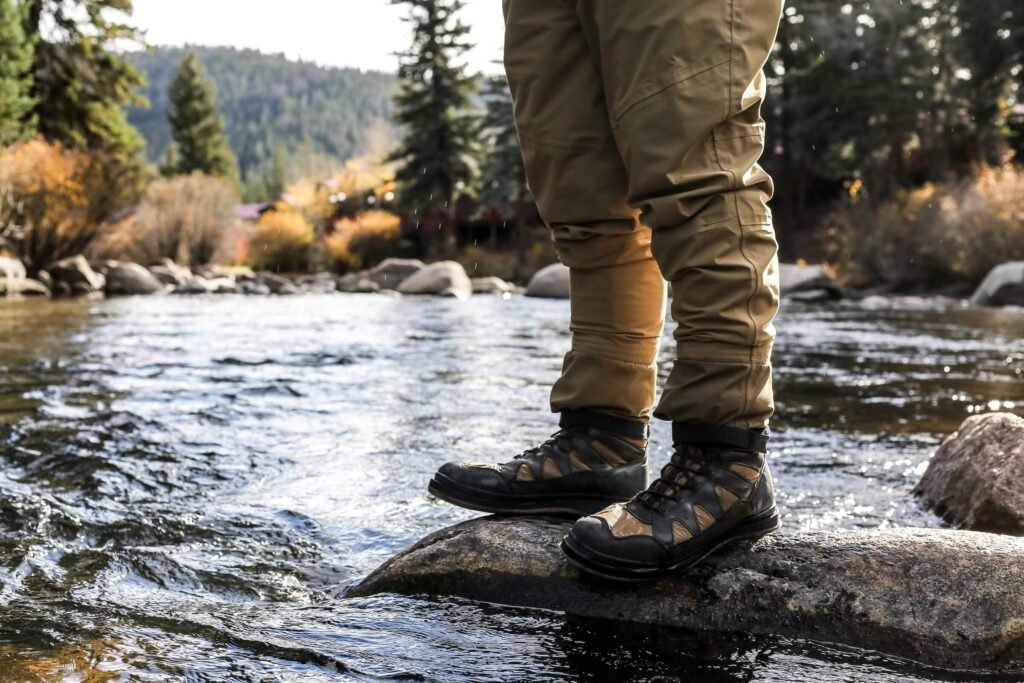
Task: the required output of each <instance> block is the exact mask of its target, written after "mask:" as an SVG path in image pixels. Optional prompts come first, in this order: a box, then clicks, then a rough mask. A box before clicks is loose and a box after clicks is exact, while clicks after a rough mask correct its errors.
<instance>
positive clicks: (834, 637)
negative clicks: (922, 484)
mask: <svg viewBox="0 0 1024 683" xmlns="http://www.w3.org/2000/svg"><path fill="white" fill-rule="evenodd" d="M568 528H569V522H564V521H555V520H550V519H543V518H501V517H484V518H481V519H475V520H471V521H469V522H464V523H462V524H458V525H456V526H453V527H449V528H447V529H443V530H441V531H439V532H437V533H435V534H432V535H430V536H428V537H427V538H425V539H423V540H422V541H420V542H419V543H417V544H415V545H414V546H412V547H410V548H408V549H406V550H404V551H402V552H401V553H399V554H398V555H397V556H395V557H394V558H392V559H391V560H389V561H388V562H386V563H385V564H384V565H383V566H381V567H380V568H379V569H378V570H377V571H375V572H374V573H373V574H371V575H370V576H369V577H367V579H366V580H365V581H363V582H362V583H361V584H359V585H358V586H356V587H355V588H354V589H352V590H351V591H349V594H348V595H349V597H363V596H369V595H375V594H378V593H400V594H406V595H454V596H461V597H464V598H468V599H471V600H480V601H485V602H494V603H501V604H509V605H517V606H525V607H540V608H546V609H552V610H560V611H564V612H566V613H568V614H572V615H579V616H583V617H596V618H605V619H616V620H622V621H631V622H639V623H645V624H656V625H663V626H673V627H683V628H687V629H691V630H698V631H717V632H729V633H752V634H775V635H778V636H782V637H786V638H806V639H812V640H817V641H826V642H835V643H843V644H846V645H852V646H855V647H860V648H866V649H872V650H878V651H881V652H886V653H889V654H894V655H897V656H901V657H908V658H911V659H915V660H918V661H921V662H925V663H927V664H932V665H936V666H943V667H951V668H974V669H976V668H998V669H1002V668H1018V667H1021V666H1024V618H1022V614H1024V608H1022V603H1021V597H1020V596H1021V594H1022V593H1024V539H1018V538H1013V537H1008V536H996V535H990V534H980V533H974V532H969V531H950V530H941V529H889V530H884V531H883V530H879V531H855V532H808V533H800V534H795V535H787V534H776V535H774V536H771V537H769V538H766V539H764V540H762V541H761V542H759V543H758V544H757V545H756V546H754V548H753V549H752V550H742V549H738V550H734V551H732V552H725V553H722V554H719V555H715V556H713V557H712V558H710V559H709V560H708V562H707V563H706V564H704V565H702V566H700V567H698V568H697V569H696V570H694V571H692V572H690V573H688V574H685V575H682V576H678V577H673V578H670V579H664V580H662V581H657V582H653V583H614V582H609V581H604V580H601V579H597V578H594V577H590V576H587V575H585V574H581V573H580V572H579V571H578V570H577V569H575V568H574V567H573V566H572V565H570V564H569V563H568V562H567V561H566V560H565V559H564V558H563V556H562V553H561V551H560V550H559V547H558V544H559V541H560V540H561V538H562V536H563V534H565V532H566V531H567V530H568Z"/></svg>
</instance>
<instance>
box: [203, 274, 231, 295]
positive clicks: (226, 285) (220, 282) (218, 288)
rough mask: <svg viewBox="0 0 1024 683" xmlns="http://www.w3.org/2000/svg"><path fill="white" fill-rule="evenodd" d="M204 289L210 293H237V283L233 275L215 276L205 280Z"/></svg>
mask: <svg viewBox="0 0 1024 683" xmlns="http://www.w3.org/2000/svg"><path fill="white" fill-rule="evenodd" d="M206 289H207V291H209V292H210V293H211V294H238V283H236V282H235V278H234V277H233V276H230V275H229V276H227V277H215V278H210V279H208V280H207V281H206Z"/></svg>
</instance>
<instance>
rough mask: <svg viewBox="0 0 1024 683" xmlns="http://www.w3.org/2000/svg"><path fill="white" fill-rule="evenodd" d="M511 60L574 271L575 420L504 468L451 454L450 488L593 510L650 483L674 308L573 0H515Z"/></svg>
mask: <svg viewBox="0 0 1024 683" xmlns="http://www.w3.org/2000/svg"><path fill="white" fill-rule="evenodd" d="M504 7H505V18H506V48H505V63H506V71H507V73H508V78H509V83H510V86H511V89H512V94H513V99H514V102H515V114H516V123H517V125H518V128H519V133H520V140H521V143H522V148H523V158H524V162H525V165H526V171H527V177H528V179H529V182H530V187H531V189H532V191H533V194H534V197H535V198H536V200H537V204H538V207H539V209H540V213H541V216H542V217H543V219H544V220H545V222H546V223H547V224H548V225H549V226H550V227H551V229H552V231H553V236H554V240H555V245H556V248H557V251H558V255H559V258H560V259H561V261H562V262H563V263H564V264H566V265H567V266H568V267H569V268H570V270H571V273H570V277H571V309H572V315H571V328H572V348H571V350H570V351H569V353H568V354H567V355H566V357H565V362H564V365H563V371H562V375H561V377H560V378H559V379H558V381H557V382H556V383H555V385H554V388H553V390H552V393H551V407H552V410H553V411H555V412H558V413H561V417H560V424H561V427H562V429H561V430H560V431H559V432H558V433H557V434H555V435H554V437H552V439H551V440H549V441H548V442H546V443H545V444H542V445H541V446H540V447H538V448H534V449H531V450H529V451H526V452H525V453H523V454H522V455H520V456H517V457H516V458H515V459H514V460H513V461H511V462H507V463H504V464H501V465H490V464H480V463H447V464H446V465H444V466H443V467H442V468H441V469H440V470H439V471H438V473H437V474H436V475H435V476H434V479H433V480H432V481H431V484H430V491H431V492H433V493H434V494H435V495H437V496H438V497H440V498H443V499H445V500H448V501H449V502H452V503H455V504H457V505H462V506H464V507H470V508H473V509H478V510H485V511H489V512H505V513H509V512H561V513H567V514H577V515H578V514H589V513H592V512H596V511H598V510H600V509H602V508H603V507H605V506H606V505H607V504H608V503H610V502H613V501H616V500H619V501H624V500H629V499H630V498H631V497H632V496H633V495H634V494H635V493H637V492H639V491H640V490H641V489H643V487H644V486H646V484H647V465H646V446H647V441H646V434H647V420H648V417H649V415H650V411H651V408H652V406H653V404H654V398H655V379H656V371H655V360H656V356H657V353H658V344H659V341H660V338H661V331H662V327H663V324H664V318H665V308H664V306H665V281H664V279H663V278H662V276H661V272H660V270H659V268H658V265H657V263H656V262H655V261H654V259H653V257H652V255H651V231H650V230H649V229H647V228H645V227H644V226H643V225H642V224H641V222H640V221H639V218H638V216H639V211H638V210H636V209H634V208H630V206H629V204H628V201H627V192H628V184H627V182H628V181H627V176H626V170H625V167H624V165H623V162H622V159H621V157H620V156H619V151H618V148H617V146H616V142H615V138H614V136H613V134H612V129H611V124H610V123H609V117H608V111H607V109H606V108H605V97H604V90H603V88H602V85H601V76H600V72H599V70H598V59H597V55H595V54H592V52H591V50H590V46H589V45H588V43H587V41H586V39H585V37H584V33H583V30H582V27H581V26H580V20H579V18H578V16H577V14H576V9H575V4H574V3H573V2H570V1H569V0H505V3H504Z"/></svg>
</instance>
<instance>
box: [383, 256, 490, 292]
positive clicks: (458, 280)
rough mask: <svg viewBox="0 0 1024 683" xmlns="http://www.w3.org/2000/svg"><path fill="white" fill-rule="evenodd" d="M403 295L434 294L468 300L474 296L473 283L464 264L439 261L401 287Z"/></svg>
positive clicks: (417, 272) (412, 276) (414, 274)
mask: <svg viewBox="0 0 1024 683" xmlns="http://www.w3.org/2000/svg"><path fill="white" fill-rule="evenodd" d="M398 291H399V292H400V293H401V294H432V295H436V296H450V297H455V298H457V299H468V298H469V297H470V296H472V295H473V283H472V282H470V280H469V276H468V275H466V270H465V268H463V267H462V264H460V263H456V262H455V261H438V262H437V263H431V264H430V265H428V266H426V267H425V268H422V269H421V270H418V271H416V272H415V273H413V274H412V275H410V276H409V277H407V278H406V279H405V280H403V281H402V284H401V285H399V287H398Z"/></svg>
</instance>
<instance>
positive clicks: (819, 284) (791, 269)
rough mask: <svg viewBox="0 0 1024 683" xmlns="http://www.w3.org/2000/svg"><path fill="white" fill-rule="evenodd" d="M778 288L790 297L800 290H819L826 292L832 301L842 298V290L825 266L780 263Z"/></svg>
mask: <svg viewBox="0 0 1024 683" xmlns="http://www.w3.org/2000/svg"><path fill="white" fill-rule="evenodd" d="M779 288H780V289H781V290H782V295H783V296H785V297H792V296H793V295H795V294H798V293H801V292H808V291H814V290H821V291H824V292H828V293H829V294H828V296H829V297H830V299H831V300H832V301H837V300H839V299H842V298H843V290H842V288H841V287H840V286H839V283H837V282H836V279H835V275H834V274H833V273H832V270H831V269H830V268H827V267H825V266H805V265H799V264H795V263H783V264H780V265H779Z"/></svg>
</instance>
